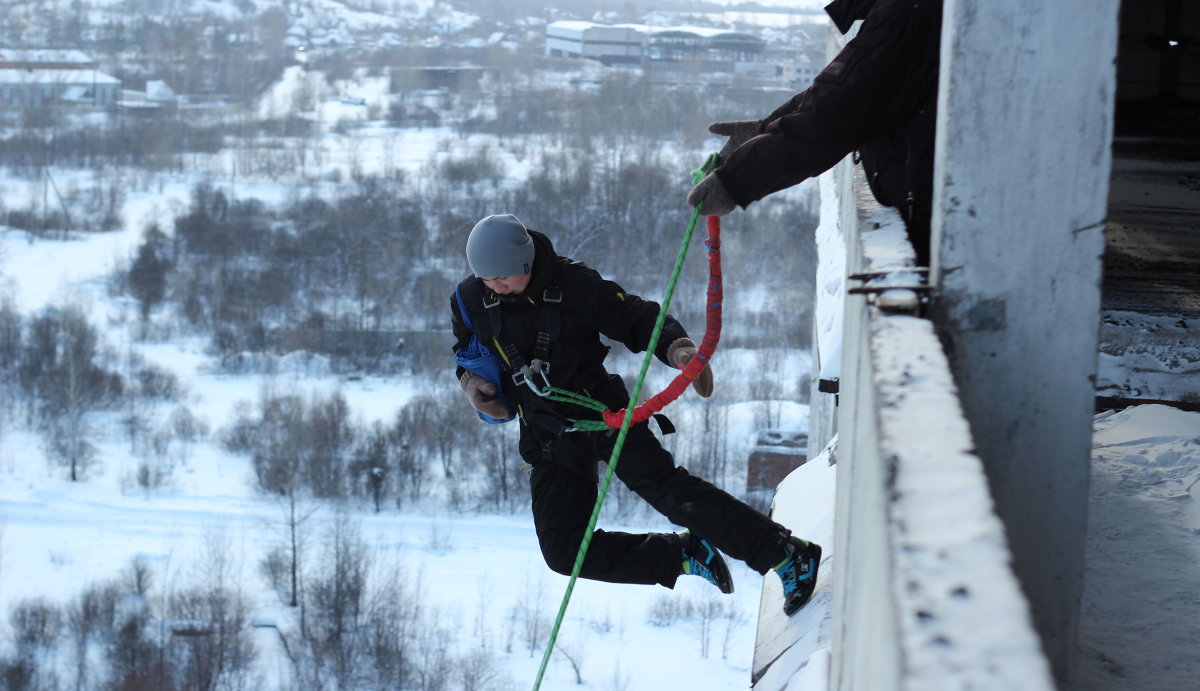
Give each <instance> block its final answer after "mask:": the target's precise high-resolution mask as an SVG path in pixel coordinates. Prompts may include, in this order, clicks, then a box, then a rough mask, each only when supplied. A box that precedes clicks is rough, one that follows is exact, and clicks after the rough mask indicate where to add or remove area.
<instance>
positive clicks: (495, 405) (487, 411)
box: [458, 371, 512, 418]
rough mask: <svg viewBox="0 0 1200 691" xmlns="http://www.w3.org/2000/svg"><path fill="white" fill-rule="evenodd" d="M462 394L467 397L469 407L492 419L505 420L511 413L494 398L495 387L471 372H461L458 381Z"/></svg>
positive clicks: (502, 403) (501, 402)
mask: <svg viewBox="0 0 1200 691" xmlns="http://www.w3.org/2000/svg"><path fill="white" fill-rule="evenodd" d="M458 385H459V386H460V387H462V390H463V393H465V394H466V395H467V400H468V401H470V403H471V407H472V408H474V409H475V410H478V411H479V412H481V413H483V414H484V415H490V416H491V417H494V418H506V417H508V416H510V415H512V411H511V410H509V409H508V406H507V405H505V404H504V402H503V401H501V400H500V399H498V398H496V385H495V384H493V383H491V382H490V381H488V380H486V379H484V378H483V377H481V376H479V375H478V374H475V373H474V372H471V371H466V372H463V375H462V377H461V378H460V379H459V380H458Z"/></svg>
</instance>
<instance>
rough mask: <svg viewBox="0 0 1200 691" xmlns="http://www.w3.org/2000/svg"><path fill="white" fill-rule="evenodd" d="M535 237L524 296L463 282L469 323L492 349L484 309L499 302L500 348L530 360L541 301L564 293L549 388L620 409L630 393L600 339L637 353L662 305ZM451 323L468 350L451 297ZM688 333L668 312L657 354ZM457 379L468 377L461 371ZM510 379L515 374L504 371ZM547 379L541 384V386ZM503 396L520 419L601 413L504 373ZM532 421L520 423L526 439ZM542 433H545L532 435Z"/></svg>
mask: <svg viewBox="0 0 1200 691" xmlns="http://www.w3.org/2000/svg"><path fill="white" fill-rule="evenodd" d="M530 235H531V236H532V237H533V240H534V248H535V254H534V260H533V272H532V276H531V277H530V281H529V286H528V287H527V288H526V290H525V292H524V293H523V294H521V295H517V296H498V295H495V294H494V293H492V292H491V291H490V290H488V289H487V287H486V286H484V284H483V281H481V280H480V279H479V278H477V277H475V276H473V275H472V276H468V277H467V278H465V279H463V281H462V283H461V284H460V285H461V291H462V298H463V303H464V304H465V305H466V306H467V310H468V312H469V313H470V318H471V324H472V326H474V328H475V334H476V336H477V337H478V338H479V340H480V341H481V342H482V343H484V344H485V345H488V346H489V347H491V348H493V350H494V349H495V348H494V344H493V341H492V337H493V333H492V318H491V316H490V314H489V313H488V312H489V310H487V309H485V308H484V300H485V298H486V299H488V300H489V301H495V300H497V299H498V300H499V303H500V304H499V307H497V308H492V309H499V310H500V311H501V320H500V321H501V326H500V330H501V333H500V335H499V338H498V339H497V340H498V341H499V342H500V344H501V345H502V346H503V345H507V344H512V345H513V346H515V347H516V349H517V350H518V351H519V352H520V353H521V356H522V358H523V359H524V360H525V362H526V363H528V362H530V361H531V360H533V358H534V353H535V350H534V348H535V341H536V339H537V335H538V331H539V330H540V329H541V328H542V325H543V321H542V310H543V305H542V302H543V300H542V298H543V296H544V294H545V291H546V289H547V288H550V287H554V288H558V289H561V291H562V303H561V304H560V306H559V308H558V313H559V321H560V326H559V333H558V337H557V338H556V339H554V341H553V342H552V343H551V344H550V348H549V356H548V358H547V360H548V361H549V362H550V372H549V378H550V381H551V383H552V384H553V385H554V386H556V387H559V388H563V389H567V390H568V391H573V392H578V393H586V394H588V395H590V396H591V397H593V398H596V399H597V400H599V401H600V402H602V403H604V404H605V405H606V406H608V408H609V409H610V410H619V409H621V408H623V407H625V405H626V404H628V402H629V401H628V394H627V393H625V388H624V386H623V385H620V381H619V380H617V379H615V378H611V377H610V375H609V374H608V373H607V372H606V371H605V369H604V358H605V357H606V356H607V354H608V347H607V346H605V345H604V344H603V343H602V342H601V341H600V335H601V334H603V335H604V336H606V337H607V338H609V339H611V340H613V341H617V342H619V343H622V344H624V345H625V346H626V347H627V348H629V349H630V350H631V351H633V352H635V353H637V352H643V351H645V349H646V346H647V345H649V343H650V337H651V334H652V333H653V331H654V323H655V321H656V320H657V319H658V313H659V305H658V303H656V302H650V301H647V300H643V299H641V298H639V297H638V296H636V295H632V294H629V293H627V292H625V290H624V289H623V288H621V286H619V285H617V284H616V283H614V282H612V281H609V280H606V279H604V278H603V277H601V276H600V274H599V273H597V272H596V271H595V270H594V269H591V268H590V267H588V266H586V265H585V264H583V263H581V262H577V261H573V260H571V259H568V258H566V257H561V256H559V255H558V254H557V253H556V252H555V251H554V246H553V244H552V243H551V242H550V239H549V238H547V237H546V236H545V235H543V234H541V233H538V232H536V231H530ZM450 310H451V323H452V325H453V329H454V337H455V344H454V350H455V351H457V350H460V349H462V348H464V347H466V345H467V343H468V342H469V341H470V340H471V332H470V331H469V330H468V329H467V328H466V326H465V324H464V323H463V320H462V315H461V314H460V312H459V309H458V301H457V298H456V297H454V296H451V299H450ZM686 335H687V332H686V331H685V330H684V329H683V327H682V326H681V325H680V324H679V322H678V321H677V320H676V319H675V318H674V317H671V316H670V315H668V316H667V317H666V318H665V321H664V323H663V330H662V333H661V334H660V336H659V340H658V347H657V348H656V351H655V355H656V356H657V357H658V358H659V360H661V361H662V362H664V363H665V362H666V352H667V347H668V346H669V345H670V344H671V342H672V341H674V340H675V339H677V338H682V337H684V336H686ZM457 374H458V375H459V376H461V375H462V368H459V369H458V372H457ZM506 374H511V372H510V371H507V370H506ZM540 383H541V382H540V381H539V384H540ZM504 394H505V396H506V397H507V398H508V400H509V401H510V402H514V403H518V404H519V405H520V406H521V407H520V409H519V410H518V412H519V413H521V415H522V421H523V422H526V420H525V418H526V417H527V416H528V415H529V414H530V413H531V412H532V411H533V410H541V411H542V412H546V409H547V407H549V409H550V412H553V413H556V414H558V415H559V416H560V417H562V418H568V417H574V418H591V419H595V418H598V417H599V416H598V415H597V414H595V413H592V412H591V411H588V410H586V409H584V408H580V407H579V406H575V405H571V404H565V403H555V404H552V405H549V406H547V404H546V403H544V402H543V401H542V400H541V399H540V398H539V397H538V396H536V395H534V394H533V393H532V392H531V391H530V390H529V388H528V387H527V386H517V385H516V384H514V383H513V381H512V379H511V377H509V376H506V377H505V381H504ZM527 427H529V425H527V424H522V436H524V435H525V433H526V429H527ZM530 431H532V432H534V433H536V434H537V435H538V436H544V435H543V434H542V432H543V430H540V429H536V428H535V429H533V430H530Z"/></svg>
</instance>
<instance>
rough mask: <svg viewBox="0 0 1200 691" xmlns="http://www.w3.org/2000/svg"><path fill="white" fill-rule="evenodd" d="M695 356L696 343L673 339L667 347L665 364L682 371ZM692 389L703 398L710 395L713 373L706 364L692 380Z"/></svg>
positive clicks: (684, 338) (684, 339)
mask: <svg viewBox="0 0 1200 691" xmlns="http://www.w3.org/2000/svg"><path fill="white" fill-rule="evenodd" d="M695 356H696V342H695V341H693V340H692V339H690V338H688V337H686V336H684V337H683V338H677V339H675V340H674V341H672V342H671V345H669V346H667V362H669V363H671V366H672V367H676V368H679V369H683V368H684V367H686V366H687V363H688V362H690V361H691V359H692V358H693V357H695ZM692 388H693V389H695V390H696V393H698V394H700V395H701V396H703V397H704V398H708V397H709V396H711V395H712V392H713V373H712V368H711V367H709V366H708V363H705V364H704V369H702V370H700V374H698V375H696V378H695V379H693V380H692Z"/></svg>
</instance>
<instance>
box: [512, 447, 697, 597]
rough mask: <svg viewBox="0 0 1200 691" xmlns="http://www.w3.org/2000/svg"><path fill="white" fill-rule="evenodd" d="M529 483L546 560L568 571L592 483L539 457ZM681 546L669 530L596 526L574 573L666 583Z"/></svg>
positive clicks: (593, 491)
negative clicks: (627, 530) (629, 530)
mask: <svg viewBox="0 0 1200 691" xmlns="http://www.w3.org/2000/svg"><path fill="white" fill-rule="evenodd" d="M610 452H611V449H610ZM620 467H621V466H620V464H619V463H618V465H617V468H618V469H619V468H620ZM529 488H530V493H531V495H532V498H533V523H534V527H535V529H536V530H537V536H538V543H539V544H540V545H541V548H542V556H543V557H544V558H545V560H546V565H547V566H549V567H550V568H551V569H552V570H554V571H556V572H558V573H561V574H563V575H570V574H571V570H572V569H573V568H574V566H575V558H576V555H577V554H578V552H579V544H580V543H581V542H582V541H583V535H584V531H585V530H587V525H588V521H589V520H590V519H591V516H592V509H593V507H594V506H595V504H596V495H597V487H596V483H595V481H593V480H590V479H587V478H585V477H582V476H581V475H580V474H578V473H575V472H572V471H571V470H569V469H568V468H565V467H564V466H562V465H559V464H557V463H541V464H538V465H536V466H534V468H533V474H532V475H531V476H530V478H529ZM681 550H682V548H681V545H680V541H679V538H678V537H677V536H676V535H675V534H673V533H646V534H641V535H635V534H631V533H619V532H609V531H605V530H596V531H595V532H593V533H592V540H591V543H590V544H589V546H588V551H587V556H586V557H585V559H584V562H583V567H582V568H581V569H580V571H579V575H580V577H581V578H588V579H591V580H596V581H608V582H610V583H641V584H646V585H653V584H656V583H657V584H661V585H665V586H667V587H668V588H671V587H674V585H675V579H676V577H677V576H678V575H679V568H680V564H681V562H682V561H683V556H682V552H681Z"/></svg>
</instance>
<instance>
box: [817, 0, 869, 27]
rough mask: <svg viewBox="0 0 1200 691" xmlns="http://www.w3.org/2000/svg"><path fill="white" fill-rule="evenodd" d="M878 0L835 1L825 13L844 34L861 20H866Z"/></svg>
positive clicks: (827, 6)
mask: <svg viewBox="0 0 1200 691" xmlns="http://www.w3.org/2000/svg"><path fill="white" fill-rule="evenodd" d="M875 2H876V0H833V2H831V3H829V4H828V5H826V6H825V13H826V14H828V15H829V18H830V19H832V20H833V23H834V25H835V26H837V28H838V31H840V32H842V33H843V34H844V33H846V32H847V31H849V30H850V27H852V26H854V22H855V21H856V20H859V19H866V18H867V14H868V13H870V11H871V8H872V7H874V6H875Z"/></svg>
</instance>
